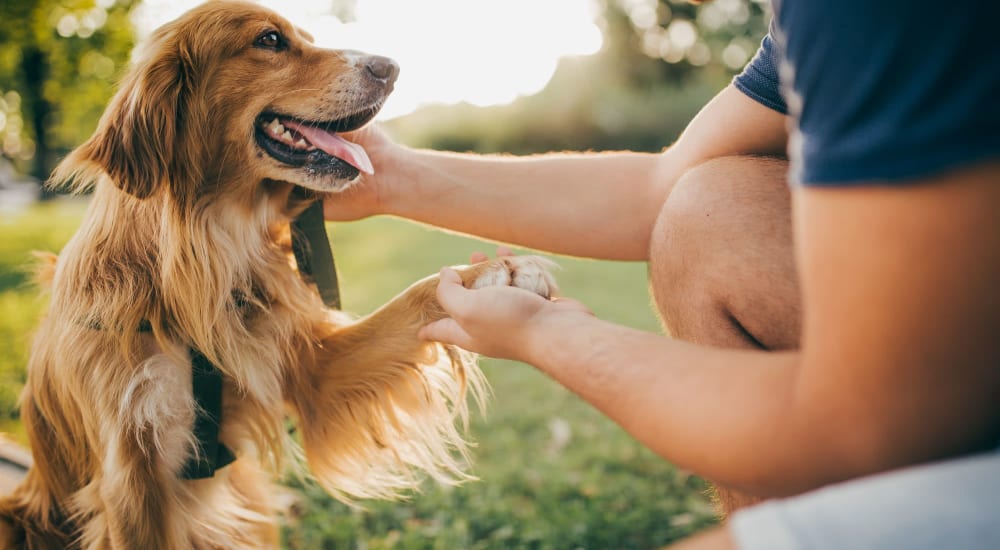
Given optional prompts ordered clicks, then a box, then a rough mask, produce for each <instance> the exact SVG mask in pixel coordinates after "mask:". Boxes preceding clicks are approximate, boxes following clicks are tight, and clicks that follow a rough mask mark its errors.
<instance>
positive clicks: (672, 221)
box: [649, 157, 801, 514]
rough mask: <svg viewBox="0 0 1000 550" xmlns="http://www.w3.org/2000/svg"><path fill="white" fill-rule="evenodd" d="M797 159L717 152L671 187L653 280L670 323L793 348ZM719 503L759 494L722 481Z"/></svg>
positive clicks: (680, 329) (676, 329)
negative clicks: (791, 182)
mask: <svg viewBox="0 0 1000 550" xmlns="http://www.w3.org/2000/svg"><path fill="white" fill-rule="evenodd" d="M787 172H788V163H787V162H786V161H784V160H778V159H770V158H760V157H728V158H723V159H717V160H712V161H709V162H706V163H704V164H702V165H700V166H697V167H695V168H693V169H692V170H690V171H689V172H687V173H686V174H685V175H684V176H682V177H681V179H680V180H679V181H678V182H677V185H676V186H675V187H674V189H673V190H672V191H671V194H670V196H669V197H668V199H667V201H666V203H665V204H664V206H663V209H662V210H661V212H660V216H659V218H658V219H657V222H656V227H655V229H654V232H653V235H652V237H651V239H650V253H649V259H650V261H649V266H650V281H651V287H652V293H653V298H654V300H655V301H656V305H657V309H658V310H659V314H660V317H661V320H662V322H663V324H664V328H665V329H666V331H667V332H668V333H669V334H671V335H672V336H674V337H676V338H680V339H684V340H689V341H692V342H697V343H700V344H705V345H711V346H718V347H727V348H758V349H765V350H782V349H794V348H797V347H798V345H799V335H800V328H801V327H800V321H801V307H800V297H799V288H798V278H797V276H796V273H795V262H794V257H793V253H792V224H791V206H790V193H789V189H788V184H787ZM716 494H717V497H718V504H719V506H720V508H721V510H720V512H721V513H723V514H729V513H731V512H732V511H734V510H736V509H738V508H741V507H743V506H747V505H749V504H753V503H754V502H756V501H757V499H755V498H753V497H752V496H749V495H744V494H740V493H738V492H735V491H730V490H727V489H725V488H722V487H716Z"/></svg>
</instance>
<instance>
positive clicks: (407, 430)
mask: <svg viewBox="0 0 1000 550" xmlns="http://www.w3.org/2000/svg"><path fill="white" fill-rule="evenodd" d="M550 266H551V263H550V262H548V261H546V260H543V259H541V258H537V257H533V256H517V257H506V258H497V259H494V260H490V261H486V262H482V263H478V264H475V265H472V266H465V267H460V268H456V270H457V271H458V272H459V274H460V275H461V277H462V280H463V283H464V284H465V286H467V287H469V288H478V287H483V286H491V285H500V286H517V287H521V288H525V289H527V290H530V291H532V292H535V293H537V294H540V295H542V296H545V297H548V296H550V295H551V294H552V293H553V292H554V291H555V290H556V286H555V281H554V280H553V278H552V276H551V275H550V274H549V272H548V268H549V267H550ZM437 283H438V277H437V275H434V276H431V277H428V278H426V279H423V280H421V281H419V282H417V283H415V284H414V285H412V286H411V287H410V288H408V289H407V290H406V291H404V292H403V293H402V294H400V295H399V296H397V297H396V298H394V299H393V300H392V301H390V302H389V303H388V304H386V305H385V306H383V307H382V308H380V309H379V310H378V311H376V312H375V313H373V314H371V315H370V316H368V317H366V318H364V319H362V320H361V321H359V322H357V323H355V324H352V325H348V326H342V325H341V326H337V325H336V324H333V323H331V324H328V325H324V326H321V327H318V329H317V330H318V331H320V334H318V335H317V337H318V338H317V339H318V341H319V342H320V343H321V345H320V346H319V347H318V348H316V349H311V350H305V353H303V357H304V361H303V363H305V365H303V366H304V367H305V368H303V369H301V370H299V371H296V372H295V374H293V376H295V377H296V378H295V379H294V380H290V381H289V384H288V385H287V387H288V389H289V394H288V395H287V396H286V398H287V400H288V401H289V402H290V403H291V405H292V408H293V409H294V410H295V412H296V413H297V415H298V420H299V428H300V433H301V434H302V438H303V443H304V446H305V451H306V457H307V459H308V461H309V466H310V469H311V470H312V472H313V473H314V474H316V477H317V479H318V480H319V481H320V483H321V484H323V485H324V487H326V488H327V490H329V491H331V492H332V493H333V494H334V495H335V496H338V497H341V498H354V497H358V498H367V497H382V498H384V497H391V496H394V495H395V494H396V492H397V491H398V490H399V489H402V488H411V487H415V486H416V484H417V482H418V481H419V478H417V477H415V475H414V473H415V472H416V471H424V472H426V473H428V474H429V475H431V476H432V477H435V478H436V479H439V480H442V481H448V480H455V479H461V478H463V477H464V476H465V474H463V473H462V472H463V470H464V466H465V464H464V458H465V447H466V444H465V441H464V440H463V437H462V434H461V433H460V432H459V430H458V429H457V428H456V426H455V424H456V420H458V419H462V420H464V419H465V417H466V411H467V404H466V392H467V390H471V393H472V394H473V395H474V396H476V397H478V394H479V393H481V391H482V390H483V388H484V386H485V385H484V382H483V379H482V375H481V373H480V371H479V369H478V367H477V366H476V364H475V360H474V357H473V356H472V355H471V354H469V353H467V352H463V351H461V350H459V349H457V348H454V347H451V346H442V345H440V344H433V343H428V342H424V341H421V340H420V339H418V338H417V332H418V331H419V329H420V328H421V327H422V326H423V325H425V324H427V323H429V322H431V321H435V320H437V319H441V318H443V317H444V316H445V313H444V311H443V310H442V308H441V306H440V305H439V304H438V302H437V299H436V297H435V292H436V287H437Z"/></svg>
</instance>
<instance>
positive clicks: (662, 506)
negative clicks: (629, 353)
mask: <svg viewBox="0 0 1000 550" xmlns="http://www.w3.org/2000/svg"><path fill="white" fill-rule="evenodd" d="M82 212H83V206H82V204H81V203H79V202H62V201H57V202H55V203H52V204H47V205H44V206H40V207H35V208H33V209H31V210H30V211H28V212H25V213H23V214H18V215H5V217H0V407H2V411H0V413H2V414H0V422H2V423H0V431H6V432H9V433H12V434H14V437H20V436H19V432H18V425H17V421H16V415H14V414H13V413H12V412H9V411H11V410H12V408H13V405H14V403H15V400H16V395H17V392H18V391H19V389H20V386H21V383H22V382H23V379H24V364H25V361H26V356H27V345H28V338H29V333H30V330H31V327H32V326H33V325H34V323H35V322H36V320H37V319H38V315H39V314H40V311H41V309H42V307H43V305H44V301H43V300H42V299H41V298H39V297H38V295H37V292H36V291H35V290H34V289H32V288H31V287H30V285H29V284H28V283H27V281H28V277H27V274H26V271H25V268H26V266H27V265H28V263H29V261H30V251H31V250H39V249H40V250H53V251H57V250H58V249H59V248H60V247H61V245H62V243H64V242H65V241H66V239H67V238H69V236H70V234H71V233H72V231H73V230H74V229H75V227H76V225H77V224H78V223H79V220H80V217H81V215H82ZM329 229H330V231H331V236H332V241H333V248H334V252H335V254H336V259H337V266H338V270H339V272H340V275H341V291H342V293H343V301H344V308H345V309H346V310H348V311H351V312H355V313H358V314H364V313H367V312H369V311H371V310H372V309H374V308H375V307H376V306H378V305H380V304H382V303H384V302H385V301H387V300H388V299H390V298H391V297H392V296H394V295H395V294H396V293H398V292H399V291H400V290H402V289H403V288H405V287H406V286H407V285H408V284H409V283H411V282H413V281H414V280H416V279H418V278H420V277H422V276H424V275H426V274H428V273H433V272H435V271H437V269H439V268H440V266H441V265H444V264H449V263H462V262H464V261H465V259H467V258H468V256H469V253H471V252H472V251H475V250H483V251H492V249H493V248H494V247H493V245H490V244H486V243H483V242H481V241H476V240H473V239H468V238H465V237H461V236H457V235H451V234H447V233H443V232H441V231H436V230H433V229H429V228H426V227H422V226H419V225H415V224H412V223H409V222H405V221H401V220H395V219H389V218H375V219H370V220H365V221H360V222H352V223H344V224H330V226H329ZM554 259H555V260H556V261H557V262H558V263H559V264H560V265H561V266H562V268H563V269H562V270H560V272H559V273H558V278H559V281H560V284H561V286H562V288H563V292H564V294H566V295H568V296H573V297H575V298H578V299H580V300H582V301H583V302H585V303H586V304H587V305H589V306H590V307H591V308H592V309H593V310H594V312H595V313H596V314H597V315H598V316H600V317H602V318H605V319H608V320H612V321H615V322H618V323H622V324H625V325H628V326H632V327H636V328H640V329H644V330H651V331H655V330H657V324H656V319H655V317H654V315H653V314H652V309H651V307H650V305H649V298H648V295H647V291H646V273H645V266H644V265H642V264H634V263H616V262H597V261H587V260H579V259H571V258H563V257H559V258H554ZM482 365H483V368H484V370H485V372H486V375H487V378H488V379H489V381H490V383H491V385H492V388H493V396H492V398H491V399H490V402H489V404H488V407H487V412H486V414H485V415H484V416H476V417H475V418H474V420H473V423H472V439H474V440H475V441H476V442H477V447H476V449H475V451H474V457H475V464H474V466H473V470H472V472H473V473H474V474H475V475H476V476H477V477H478V478H479V479H478V480H477V481H472V482H468V483H466V484H464V485H461V486H458V487H445V486H440V485H437V484H434V483H430V482H428V483H427V484H425V486H424V489H423V490H422V491H421V492H420V493H418V494H414V495H411V496H410V498H408V499H407V500H405V501H400V502H363V503H361V507H360V508H349V507H347V506H345V505H343V504H340V503H338V502H335V501H333V500H331V499H330V498H328V497H326V496H325V495H324V493H323V492H322V491H321V490H319V489H318V488H317V487H315V486H314V485H312V484H310V483H308V482H306V483H300V482H296V481H292V482H290V483H292V484H293V485H294V486H295V487H296V488H297V489H298V490H300V491H301V492H302V494H303V495H304V498H303V501H302V506H301V507H300V508H301V513H300V515H299V516H298V517H297V518H296V519H294V520H291V521H290V523H289V525H288V526H287V528H286V529H285V531H284V545H285V547H286V548H296V549H319V548H337V549H339V548H356V549H383V548H405V549H425V548H426V549H449V550H450V549H466V548H468V549H486V548H534V549H549V548H551V549H561V548H567V549H569V548H655V547H658V546H662V545H664V544H666V543H669V542H671V541H674V540H676V539H678V538H680V537H683V536H685V535H687V534H690V533H691V532H693V531H696V530H698V529H700V528H703V527H705V526H708V525H711V524H713V523H714V521H715V520H714V516H713V513H712V510H711V507H710V506H709V504H708V500H707V498H706V497H705V484H704V482H703V481H702V480H700V479H698V478H696V477H693V476H691V475H689V474H687V473H685V472H682V471H678V470H677V469H675V468H673V467H672V466H671V465H669V464H667V463H666V462H664V461H662V460H660V459H659V458H657V457H656V456H654V455H653V454H652V453H650V452H649V451H647V450H646V449H644V448H643V447H642V446H641V445H639V444H638V443H636V442H635V441H634V440H633V439H632V438H631V437H629V436H628V435H627V434H625V433H624V432H623V431H622V430H621V429H620V428H619V427H618V426H617V425H615V424H614V423H612V422H610V421H608V420H607V419H606V418H604V417H602V416H601V415H600V414H599V413H597V412H596V411H594V410H593V409H592V408H590V407H589V406H588V405H586V404H585V403H583V402H582V401H580V400H579V399H578V398H577V397H576V396H574V395H573V394H571V393H569V392H568V391H566V390H564V389H563V388H561V387H560V386H558V385H557V384H555V383H554V382H552V381H551V380H550V379H548V378H547V377H545V376H544V375H542V374H540V373H538V372H537V371H535V370H534V369H533V368H531V367H529V366H527V365H523V364H517V363H511V362H506V361H495V360H488V359H484V360H483V361H482Z"/></svg>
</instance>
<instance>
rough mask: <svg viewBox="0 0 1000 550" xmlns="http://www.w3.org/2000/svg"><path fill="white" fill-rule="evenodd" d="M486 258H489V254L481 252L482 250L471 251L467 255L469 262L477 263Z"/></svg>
mask: <svg viewBox="0 0 1000 550" xmlns="http://www.w3.org/2000/svg"><path fill="white" fill-rule="evenodd" d="M488 259H490V257H489V256H487V255H486V254H483V253H482V252H479V251H476V252H473V253H472V255H471V256H469V263H470V264H478V263H479V262H485V261H486V260H488Z"/></svg>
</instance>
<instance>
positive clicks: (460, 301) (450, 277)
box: [437, 267, 469, 317]
mask: <svg viewBox="0 0 1000 550" xmlns="http://www.w3.org/2000/svg"><path fill="white" fill-rule="evenodd" d="M439 277H440V280H439V281H438V286H437V299H438V303H440V304H441V307H443V308H444V310H445V311H446V312H448V315H451V316H452V317H455V316H461V314H462V313H464V312H465V311H466V310H467V309H468V308H467V307H466V303H465V302H466V298H467V297H466V293H467V292H469V290H468V289H466V288H465V287H464V286H462V277H460V276H459V275H458V272H456V271H455V270H454V269H451V268H448V267H445V268H442V269H441V274H440V275H439Z"/></svg>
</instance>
